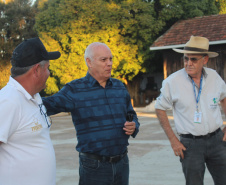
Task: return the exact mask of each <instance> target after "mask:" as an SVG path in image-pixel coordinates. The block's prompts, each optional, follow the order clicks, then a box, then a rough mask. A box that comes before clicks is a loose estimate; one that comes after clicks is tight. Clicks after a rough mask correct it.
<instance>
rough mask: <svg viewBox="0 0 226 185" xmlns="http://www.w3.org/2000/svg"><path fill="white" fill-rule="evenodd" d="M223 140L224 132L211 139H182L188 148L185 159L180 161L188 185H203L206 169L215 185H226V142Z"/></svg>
mask: <svg viewBox="0 0 226 185" xmlns="http://www.w3.org/2000/svg"><path fill="white" fill-rule="evenodd" d="M222 139H223V132H222V131H220V132H218V133H217V134H216V135H214V136H211V137H209V138H202V139H191V138H183V137H180V140H181V143H182V144H183V145H184V146H185V148H186V151H185V152H184V154H185V156H184V159H183V160H182V159H180V161H181V164H182V169H183V172H184V176H185V179H186V185H203V178H204V173H205V169H206V167H207V168H208V170H209V172H210V174H211V176H212V177H213V180H214V184H215V185H226V142H223V140H222Z"/></svg>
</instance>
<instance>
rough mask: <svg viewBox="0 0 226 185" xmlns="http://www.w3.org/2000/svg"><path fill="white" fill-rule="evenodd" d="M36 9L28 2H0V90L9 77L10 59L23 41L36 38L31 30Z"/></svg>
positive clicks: (18, 0)
mask: <svg viewBox="0 0 226 185" xmlns="http://www.w3.org/2000/svg"><path fill="white" fill-rule="evenodd" d="M36 11H37V8H36V7H35V6H31V2H30V1H29V0H15V1H9V2H8V3H1V2H0V15H1V17H0V28H1V30H0V54H1V55H0V69H1V70H0V79H1V80H0V89H1V88H2V87H3V86H5V85H6V83H7V81H8V79H9V76H10V68H11V66H10V57H11V55H12V52H13V50H14V48H15V47H16V46H17V45H18V44H19V43H20V42H21V41H22V40H24V39H26V38H31V37H35V36H37V34H36V32H35V31H34V30H33V26H34V23H35V20H34V17H35V13H36Z"/></svg>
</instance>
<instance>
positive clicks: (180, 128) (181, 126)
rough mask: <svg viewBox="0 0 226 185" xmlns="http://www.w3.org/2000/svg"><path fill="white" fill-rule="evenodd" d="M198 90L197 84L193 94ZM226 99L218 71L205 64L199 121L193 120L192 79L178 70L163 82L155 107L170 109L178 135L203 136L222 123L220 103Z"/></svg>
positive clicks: (225, 87)
mask: <svg viewBox="0 0 226 185" xmlns="http://www.w3.org/2000/svg"><path fill="white" fill-rule="evenodd" d="M197 95H198V89H197V87H196V97H197ZM224 98H226V85H225V82H224V81H223V79H222V78H221V77H220V76H219V75H218V73H217V72H216V71H215V70H213V69H210V68H205V67H204V78H203V83H202V91H201V95H200V100H199V103H198V110H199V112H201V113H202V115H201V116H202V119H201V123H194V115H195V112H196V98H195V93H194V88H193V85H192V80H191V78H190V77H189V76H188V74H187V73H186V71H185V69H184V68H183V69H181V70H179V71H177V72H175V73H173V74H171V75H170V76H169V77H168V78H166V79H165V80H164V81H163V85H162V88H161V94H160V96H159V97H158V98H157V99H156V104H155V108H156V109H161V110H167V109H170V108H173V115H174V122H175V127H176V130H177V132H178V133H179V134H189V133H190V134H193V135H196V136H200V135H206V134H208V133H211V132H213V131H215V130H216V129H218V128H219V127H221V126H222V124H223V120H222V116H221V111H220V107H219V102H220V101H221V100H223V99H224Z"/></svg>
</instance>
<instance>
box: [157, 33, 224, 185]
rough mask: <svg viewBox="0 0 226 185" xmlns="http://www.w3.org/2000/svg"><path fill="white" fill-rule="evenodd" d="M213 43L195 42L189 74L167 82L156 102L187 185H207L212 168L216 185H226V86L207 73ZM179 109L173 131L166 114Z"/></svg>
mask: <svg viewBox="0 0 226 185" xmlns="http://www.w3.org/2000/svg"><path fill="white" fill-rule="evenodd" d="M208 49H209V40H208V39H207V38H205V37H198V36H191V38H190V40H189V41H188V42H187V43H186V45H185V47H184V49H183V50H181V49H173V50H174V51H176V52H178V53H183V54H184V56H183V61H184V68H183V69H181V70H179V71H177V72H175V73H173V74H171V75H170V76H169V77H168V78H167V79H165V80H164V81H163V84H162V88H161V94H160V96H159V97H158V98H157V100H156V105H155V108H156V114H157V116H158V119H159V121H160V124H161V126H162V128H163V129H164V131H165V133H166V135H167V137H168V139H169V141H170V143H171V147H172V149H173V151H174V154H175V155H176V156H179V157H180V161H181V164H182V169H183V172H184V175H185V179H186V185H203V178H204V173H205V168H206V166H207V168H208V170H209V172H210V174H211V175H212V177H213V180H214V183H215V184H216V185H225V184H226V175H225V174H226V142H225V141H226V134H224V133H225V132H223V131H224V130H223V131H222V130H221V127H222V125H223V121H222V116H221V110H220V107H219V103H221V106H222V108H223V110H224V112H226V85H225V82H224V81H223V80H222V78H221V77H220V76H219V75H218V73H217V72H216V71H215V70H213V69H209V68H207V67H204V65H205V64H207V62H208V60H209V58H213V57H217V56H218V53H215V52H210V51H208ZM170 108H172V109H173V116H174V122H175V127H176V131H177V133H178V135H179V136H180V139H178V138H177V137H176V135H175V133H174V132H173V130H172V127H171V126H170V124H169V120H168V118H167V114H166V110H167V109H170Z"/></svg>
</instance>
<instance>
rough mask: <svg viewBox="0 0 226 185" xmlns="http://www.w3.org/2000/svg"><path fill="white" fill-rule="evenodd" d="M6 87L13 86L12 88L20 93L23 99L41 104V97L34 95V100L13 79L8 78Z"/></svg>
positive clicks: (37, 94)
mask: <svg viewBox="0 0 226 185" xmlns="http://www.w3.org/2000/svg"><path fill="white" fill-rule="evenodd" d="M8 85H10V86H13V87H14V88H16V89H17V90H18V91H19V92H21V93H22V94H23V95H24V96H25V98H27V99H28V100H35V101H36V102H37V103H41V102H42V100H41V97H40V95H39V93H36V94H35V95H34V98H33V97H32V96H31V95H30V94H29V93H28V92H27V91H26V90H25V89H24V87H23V86H22V85H21V84H20V83H19V82H17V81H16V80H15V79H14V78H12V77H11V76H10V78H9V82H8Z"/></svg>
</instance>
